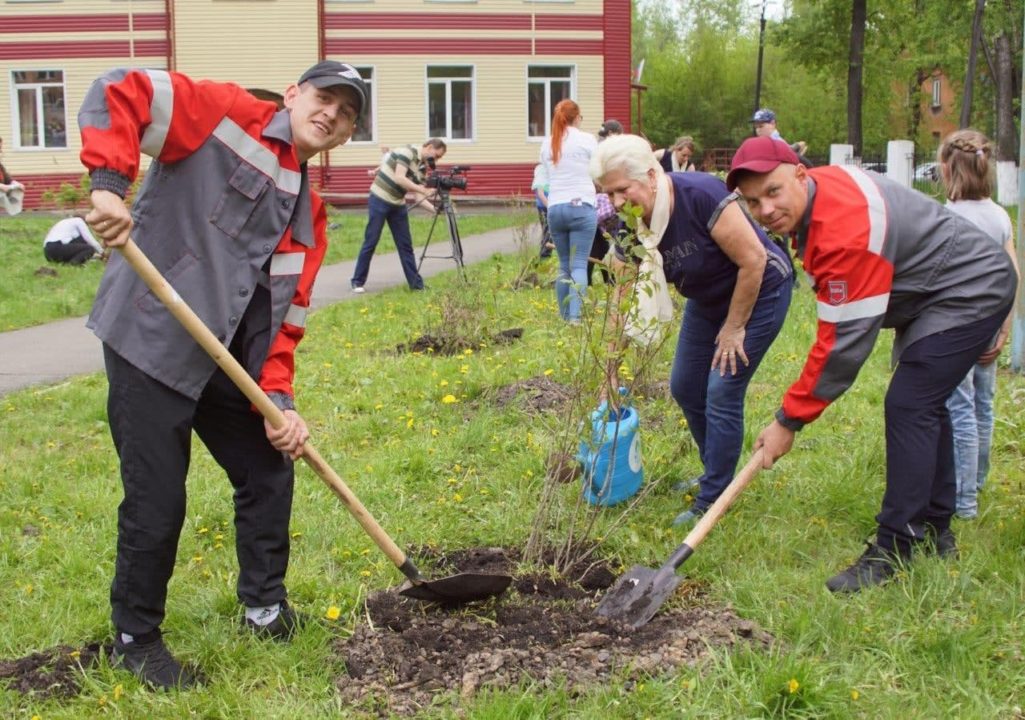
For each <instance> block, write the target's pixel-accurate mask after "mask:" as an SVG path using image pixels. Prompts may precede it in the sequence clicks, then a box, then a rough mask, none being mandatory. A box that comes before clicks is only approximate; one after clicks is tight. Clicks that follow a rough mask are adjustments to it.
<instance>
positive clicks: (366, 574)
mask: <svg viewBox="0 0 1025 720" xmlns="http://www.w3.org/2000/svg"><path fill="white" fill-rule="evenodd" d="M359 575H360V577H370V571H369V570H360V571H359Z"/></svg>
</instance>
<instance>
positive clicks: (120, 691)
mask: <svg viewBox="0 0 1025 720" xmlns="http://www.w3.org/2000/svg"><path fill="white" fill-rule="evenodd" d="M124 694H125V688H124V685H122V684H121V683H118V684H117V685H115V686H114V701H115V702H116V701H118V700H120V699H121V696H122V695H124Z"/></svg>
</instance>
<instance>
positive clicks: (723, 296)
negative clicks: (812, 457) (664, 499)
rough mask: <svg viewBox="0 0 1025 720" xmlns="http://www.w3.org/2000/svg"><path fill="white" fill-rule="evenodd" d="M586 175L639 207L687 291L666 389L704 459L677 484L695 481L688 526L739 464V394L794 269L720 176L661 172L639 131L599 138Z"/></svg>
mask: <svg viewBox="0 0 1025 720" xmlns="http://www.w3.org/2000/svg"><path fill="white" fill-rule="evenodd" d="M591 174H592V176H593V177H594V179H595V181H596V182H597V183H598V184H599V185H600V187H601V189H602V191H603V192H605V193H607V194H608V196H609V198H610V199H611V200H612V203H613V205H615V206H616V208H617V209H619V208H622V207H623V206H624V205H625V204H626V203H627V202H630V203H633V204H634V205H636V206H638V207H640V208H641V210H642V215H641V220H642V223H643V225H642V228H641V231H642V234H643V233H644V232H653V233H654V235H648V237H649V241H648V242H646V243H645V245H646V246H648V247H650V248H652V250H654V253H656V254H658V255H661V266H662V269H663V271H664V274H665V280H666V283H667V284H668V285H670V286H673V287H675V288H676V290H677V291H678V292H679V293H680V294H681V295H683V296H684V297H685V298H687V302H686V306H685V309H684V313H683V324H682V325H681V327H680V334H679V339H678V341H677V346H676V355H675V357H674V360H673V369H672V375H671V378H670V390H671V392H672V395H673V398H674V399H675V400H676V402H677V404H679V406H680V408H681V409H682V410H683V414H684V416H685V417H686V419H687V425H688V427H689V428H690V431H691V434H692V435H693V436H694V440H695V442H696V443H697V446H698V452H699V453H700V459H701V463H702V466H703V473H702V474H701V475H700V477H698V478H697V479H696V480H694V481H689V482H683V483H679V484H678V486H679V487H682V488H683V489H686V490H688V491H690V490H692V489H693V488H695V487H697V492H696V497H695V500H694V503H693V505H691V506H690V507H689V508H685V509H684V511H683V512H681V513H680V514H679V515H678V516H677V517H676V520H675V521H674V524H677V525H684V524H690V523H692V522H693V521H695V520H696V519H697V518H698V517H700V516H701V515H703V514H704V513H705V511H706V510H707V509H708V507H709V506H710V505H711V504H712V503H713V502H715V500H716V498H718V497H719V495H720V494H721V493H722V491H723V490H724V489H725V488H726V486H727V485H728V484H729V482H730V480H732V478H733V475H734V472H735V471H736V466H737V461H738V460H739V458H740V452H741V446H742V444H743V439H744V396H745V394H746V391H747V386H748V384H749V383H750V381H751V377H752V376H753V375H754V372H755V370H756V369H757V368H758V364H759V363H760V362H761V359H762V357H763V356H764V355H765V352H766V351H767V350H768V348H769V346H770V345H771V344H772V342H773V340H775V338H776V335H777V334H778V333H779V330H780V328H781V327H782V325H783V320H784V319H785V318H786V313H787V310H788V308H789V307H790V296H791V291H792V289H793V268H792V266H791V264H790V259H789V257H787V255H786V253H785V252H784V251H782V250H780V249H779V248H778V247H777V246H776V245H775V244H774V243H773V242H772V241H770V240H769V238H768V237H767V236H766V235H765V233H764V232H763V231H762V230H761V228H759V227H757V226H756V225H755V224H754V223H753V222H752V221H751V220H750V218H749V217H748V216H747V215H746V214H745V213H744V211H743V210H742V209H741V206H740V204H739V203H738V202H737V198H736V196H735V195H734V194H732V193H730V192H729V190H727V189H726V185H725V184H724V183H723V182H722V181H721V180H719V179H718V178H717V177H715V176H714V175H710V174H707V173H694V172H691V173H666V172H665V171H664V170H663V169H662V167H661V166H660V165H659V163H658V161H657V160H655V159H654V157H653V155H652V152H651V147H650V145H649V144H648V143H647V141H646V140H644V139H642V138H640V137H637V136H636V135H621V136H618V137H613V138H609V139H608V140H606V141H605V142H603V143H601V144H600V145H599V147H598V151H597V152H596V154H595V156H594V158H593V160H592V163H591ZM659 236H660V239H659ZM656 239H657V249H656V248H655V246H654V242H655V240H656ZM620 257H621V259H623V258H625V254H621V256H620ZM657 264H658V263H656V266H657ZM625 291H628V290H627V289H624V292H625ZM613 381H614V379H613ZM612 387H615V385H612Z"/></svg>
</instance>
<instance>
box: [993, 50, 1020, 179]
mask: <svg viewBox="0 0 1025 720" xmlns="http://www.w3.org/2000/svg"><path fill="white" fill-rule="evenodd" d="M993 44H994V54H995V55H996V70H997V76H996V91H997V122H996V145H997V160H1017V159H1018V155H1017V152H1016V148H1017V143H1016V141H1017V138H1016V137H1015V132H1014V56H1013V51H1012V49H1011V38H1010V37H1009V35H1008V33H1007V32H1006V31H1003V32H1001V33H1000V34H999V35H997V37H996V40H995V42H994V43H993Z"/></svg>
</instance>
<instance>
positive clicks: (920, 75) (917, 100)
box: [908, 68, 929, 143]
mask: <svg viewBox="0 0 1025 720" xmlns="http://www.w3.org/2000/svg"><path fill="white" fill-rule="evenodd" d="M927 77H929V73H928V71H926V69H925V68H918V69H917V70H915V76H914V77H913V78H911V85H910V87H908V103H909V110H910V111H911V117H910V118H909V120H908V137H909V138H911V139H912V140H914V141H915V143H917V142H918V128H919V127H920V126H921V124H922V83H924V82H925V79H926V78H927Z"/></svg>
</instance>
